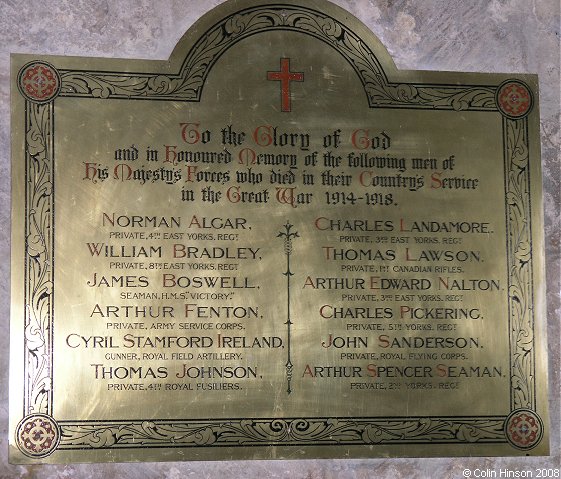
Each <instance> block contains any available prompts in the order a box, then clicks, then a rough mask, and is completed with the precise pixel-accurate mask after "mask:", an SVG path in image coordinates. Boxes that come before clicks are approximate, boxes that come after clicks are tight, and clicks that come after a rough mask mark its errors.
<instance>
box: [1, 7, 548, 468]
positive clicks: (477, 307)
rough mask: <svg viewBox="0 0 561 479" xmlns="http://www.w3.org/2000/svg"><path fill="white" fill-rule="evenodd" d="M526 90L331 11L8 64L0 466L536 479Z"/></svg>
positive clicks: (207, 25) (531, 145) (537, 303)
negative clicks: (6, 376)
mask: <svg viewBox="0 0 561 479" xmlns="http://www.w3.org/2000/svg"><path fill="white" fill-rule="evenodd" d="M537 85H538V79H537V77H536V76H534V75H518V74H517V75H511V74H505V75H498V74H475V73H442V72H425V71H423V72H420V71H398V70H397V69H396V68H395V66H394V64H393V62H392V60H391V59H390V57H389V55H388V53H387V51H386V50H385V49H384V47H383V46H382V44H381V43H380V42H379V41H378V40H377V39H376V37H375V36H374V35H373V34H372V32H370V31H369V30H368V29H367V28H366V27H365V26H364V25H362V24H361V23H360V22H359V21H358V20H356V19H355V18H353V17H351V16H350V15H349V14H348V13H347V12H345V11H344V10H341V9H340V8H339V7H336V6H334V5H332V4H330V3H327V2H325V1H323V0H312V1H306V2H299V1H290V0H288V1H285V2H283V3H277V4H275V3H265V2H262V1H230V2H226V3H224V4H222V5H220V6H219V7H218V8H216V9H215V10H213V11H212V12H210V13H209V14H207V15H205V16H204V17H203V18H201V19H200V20H199V21H198V22H197V23H196V24H195V25H194V26H193V27H192V28H191V29H190V30H189V31H188V32H187V33H186V34H185V36H184V37H183V38H182V39H181V41H180V42H179V44H178V46H177V47H176V49H175V50H174V52H173V54H172V55H171V58H170V60H169V61H138V60H117V59H98V58H71V57H42V56H36V55H14V56H13V57H12V125H13V143H12V159H13V162H12V168H13V211H12V224H13V231H12V317H11V335H12V336H11V348H12V349H11V357H10V359H11V364H10V368H11V386H10V387H11V390H10V397H11V404H10V419H11V425H10V438H11V439H10V441H11V443H10V457H11V460H12V461H13V462H15V463H40V462H47V463H58V462H103V461H160V460H166V461H170V460H196V459H242V458H267V459H268V458H291V459H294V458H312V457H316V458H330V457H377V456H384V457H387V456H473V455H476V456H477V455H479V456H502V455H504V456H510V455H522V456H524V455H546V454H548V443H549V438H548V412H547V399H548V395H547V371H546V331H545V307H544V295H545V284H544V275H543V263H544V252H543V231H542V230H543V220H542V203H541V202H542V200H541V176H540V175H541V172H540V142H539V112H538V89H537Z"/></svg>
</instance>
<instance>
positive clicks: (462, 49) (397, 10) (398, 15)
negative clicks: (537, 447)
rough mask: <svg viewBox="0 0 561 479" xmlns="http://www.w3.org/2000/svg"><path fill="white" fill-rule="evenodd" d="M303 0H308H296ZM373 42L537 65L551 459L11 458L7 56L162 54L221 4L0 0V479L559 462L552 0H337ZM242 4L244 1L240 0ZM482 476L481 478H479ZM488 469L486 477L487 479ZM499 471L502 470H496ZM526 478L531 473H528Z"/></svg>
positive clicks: (459, 58)
mask: <svg viewBox="0 0 561 479" xmlns="http://www.w3.org/2000/svg"><path fill="white" fill-rule="evenodd" d="M302 1H303V2H305V0H302ZM334 2H335V3H337V4H338V5H340V6H341V7H343V8H346V9H347V10H349V11H350V12H351V13H353V14H354V15H355V16H357V17H358V18H359V19H360V20H362V21H363V22H364V23H365V24H366V25H368V26H369V27H370V28H371V29H372V30H373V31H374V33H375V34H376V35H377V36H378V37H379V38H380V40H381V41H382V43H383V44H384V45H385V46H386V47H387V49H388V50H389V52H390V54H391V55H392V56H393V58H394V61H395V63H396V64H397V66H398V68H402V69H418V70H422V69H426V70H457V71H481V72H528V73H538V74H539V76H540V89H541V131H542V158H543V171H544V178H543V182H544V207H545V238H546V255H547V281H548V285H547V302H548V318H547V321H548V330H549V353H550V362H549V366H550V369H549V372H550V398H551V401H550V414H551V436H552V442H551V447H552V456H551V457H549V458H522V459H512V458H457V459H377V460H348V461H344V460H324V461H319V460H310V461H303V462H297V461H259V462H258V461H248V462H204V463H150V464H141V465H138V464H102V465H93V466H92V465H59V466H29V467H21V466H11V465H9V464H8V463H7V443H8V432H7V427H8V410H7V404H8V370H7V364H8V332H9V308H10V306H9V305H10V299H9V271H10V264H9V258H10V245H9V242H10V240H9V234H10V210H9V207H10V180H9V178H10V175H9V172H10V141H9V140H10V117H9V113H10V107H9V96H10V93H9V71H10V65H9V54H10V53H11V52H17V53H38V54H56V55H79V56H102V57H131V58H148V59H165V58H167V57H168V56H169V54H170V52H171V51H172V49H173V47H174V46H175V44H176V42H177V40H178V39H179V38H180V37H181V36H182V34H183V33H184V32H185V31H186V30H187V29H188V28H189V26H190V25H191V24H192V23H193V22H194V21H195V20H196V19H197V18H199V17H200V16H201V15H202V14H203V13H205V12H206V11H208V10H210V9H211V8H212V7H214V6H216V5H218V4H219V3H221V2H220V0H204V1H203V0H160V1H155V0H26V1H22V0H0V204H1V210H0V268H1V272H0V301H1V303H0V304H1V309H0V311H1V312H0V364H1V365H2V367H1V368H0V478H1V479H4V478H12V477H13V478H16V477H22V478H51V477H52V478H55V477H56V478H68V479H78V478H104V479H105V478H111V477H118V478H134V479H145V478H171V479H174V478H177V479H179V478H190V477H193V478H197V479H202V478H214V477H225V478H234V477H244V478H245V477H262V478H265V477H267V478H268V477H271V478H280V477H291V478H293V479H319V478H342V477H348V478H357V479H358V478H370V477H377V478H390V477H391V478H424V477H427V478H428V477H431V478H460V477H463V476H462V471H463V470H464V469H465V468H470V469H471V470H472V471H473V470H475V469H477V468H479V469H480V470H481V472H482V473H484V472H485V470H490V471H497V474H498V472H499V470H500V469H501V468H502V469H508V470H511V471H515V470H519V471H528V470H530V471H532V470H533V471H535V469H536V468H538V467H558V468H561V453H560V399H559V398H560V393H561V388H560V354H559V352H560V349H561V348H560V340H559V338H560V327H559V321H560V313H561V308H560V282H559V278H560V191H561V171H560V165H561V161H560V151H559V149H560V145H561V141H560V131H559V127H560V125H559V122H560V116H559V112H560V99H559V90H560V83H559V64H560V17H559V1H558V0H422V1H421V0H417V1H415V0H334ZM240 3H243V2H242V1H241V0H240ZM481 477H483V476H481ZM489 477H490V476H489ZM497 477H499V476H498V475H497ZM534 477H536V476H535V474H534Z"/></svg>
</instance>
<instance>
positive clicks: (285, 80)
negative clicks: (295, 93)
mask: <svg viewBox="0 0 561 479" xmlns="http://www.w3.org/2000/svg"><path fill="white" fill-rule="evenodd" d="M267 80H276V81H280V82H281V111H292V108H291V106H290V82H291V81H304V73H303V72H291V71H290V58H281V59H280V71H279V72H267Z"/></svg>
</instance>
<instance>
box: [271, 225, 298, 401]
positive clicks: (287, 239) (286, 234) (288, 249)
mask: <svg viewBox="0 0 561 479" xmlns="http://www.w3.org/2000/svg"><path fill="white" fill-rule="evenodd" d="M293 226H294V225H293V224H291V223H290V222H289V221H287V222H286V224H285V225H284V231H280V232H279V234H278V235H277V238H284V254H285V255H286V271H285V272H284V273H283V275H284V276H286V318H287V319H286V323H284V324H286V329H287V339H286V343H287V359H286V365H285V367H286V379H287V382H288V386H287V390H286V392H287V393H288V394H290V393H292V370H293V369H294V365H293V364H292V356H291V351H292V350H291V346H292V345H291V339H292V336H291V334H292V330H291V327H292V317H291V312H290V277H291V276H293V275H294V273H293V272H292V271H291V269H290V256H291V255H292V240H293V239H294V238H299V237H300V235H299V234H298V232H297V231H294V232H293V231H291V230H292V228H293Z"/></svg>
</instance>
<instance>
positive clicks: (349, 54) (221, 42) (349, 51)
mask: <svg viewBox="0 0 561 479" xmlns="http://www.w3.org/2000/svg"><path fill="white" fill-rule="evenodd" d="M241 7H243V8H241ZM273 31H277V32H284V33H285V34H297V35H303V36H305V37H308V38H310V37H312V38H313V39H314V40H317V41H319V42H323V43H324V44H326V45H328V46H329V47H330V48H331V49H332V50H333V51H335V52H337V54H339V55H340V56H341V57H342V58H344V59H345V61H346V62H348V64H349V65H350V66H351V67H352V68H353V69H354V71H355V72H356V75H357V77H358V78H359V79H360V81H361V82H362V84H363V86H364V90H365V92H366V94H367V98H368V100H369V102H370V103H371V104H374V103H376V102H377V101H378V100H380V99H381V98H383V97H384V96H387V95H385V94H384V92H383V91H382V90H384V88H385V89H386V90H388V91H387V92H386V93H387V94H389V93H390V90H391V89H392V88H391V87H390V81H389V80H388V76H389V77H395V75H396V73H397V69H396V67H395V64H394V62H393V60H392V58H391V56H390V55H389V53H388V51H387V50H386V48H385V47H384V45H383V44H382V43H381V42H380V40H378V38H377V37H376V36H375V35H374V34H373V32H372V31H371V30H369V29H368V27H366V26H365V25H364V24H363V23H362V22H360V20H358V19H357V18H355V17H353V16H352V15H351V14H350V13H349V12H347V11H346V10H343V9H342V8H340V7H338V6H336V5H334V4H332V3H331V2H327V1H326V0H314V1H310V2H306V4H305V6H304V5H303V4H302V2H299V1H294V0H289V1H283V2H275V3H272V2H263V1H260V0H250V1H247V2H239V1H228V2H225V3H223V4H222V5H220V6H218V7H216V8H215V9H213V10H212V11H210V12H208V13H207V14H206V15H204V16H203V17H202V18H201V19H200V20H199V21H198V22H197V23H195V25H193V26H192V27H191V28H190V29H189V30H188V31H187V32H186V33H185V35H184V36H183V37H182V38H181V40H180V41H179V42H178V44H177V46H176V47H175V49H174V51H173V53H172V55H171V57H170V64H171V69H172V70H179V72H180V73H179V74H180V76H181V77H182V78H185V79H187V78H189V79H190V85H191V88H192V89H193V93H195V94H196V93H199V89H200V88H201V87H202V86H203V85H204V82H205V79H206V76H207V75H208V74H209V72H210V70H211V69H212V67H213V66H214V64H215V63H216V61H217V60H218V59H219V58H220V57H221V56H222V54H223V53H225V52H226V51H227V50H228V49H230V48H231V47H232V46H234V45H235V44H237V43H238V42H240V41H243V40H245V39H248V38H250V37H253V36H258V35H264V34H267V33H269V32H273ZM252 41H254V42H256V43H260V42H259V38H253V39H252ZM261 47H262V48H263V47H264V44H261ZM393 93H394V94H396V95H397V97H399V96H400V95H403V94H404V93H405V92H401V93H400V92H398V91H395V90H394V92H393ZM396 99H397V98H396Z"/></svg>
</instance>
